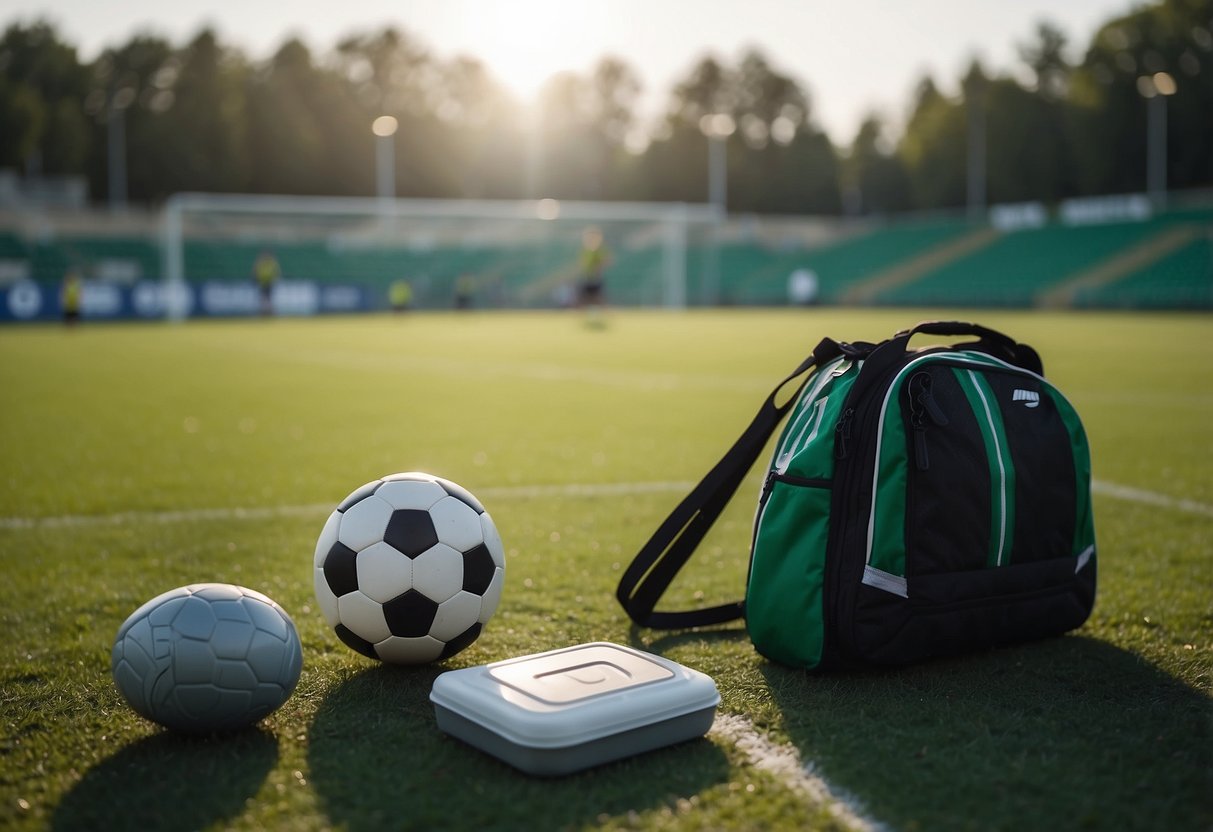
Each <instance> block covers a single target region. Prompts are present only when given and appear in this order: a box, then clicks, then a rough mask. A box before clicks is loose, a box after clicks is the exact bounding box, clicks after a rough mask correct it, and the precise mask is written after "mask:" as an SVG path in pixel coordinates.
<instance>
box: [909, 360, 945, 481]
mask: <svg viewBox="0 0 1213 832" xmlns="http://www.w3.org/2000/svg"><path fill="white" fill-rule="evenodd" d="M933 385H934V377H933V376H932V375H931V374H930V373H929V372H927V371H926V370H919V371H918V372H916V373H914V375H912V376H910V381H909V384H908V385H907V392H908V393H909V396H910V427H912V428H913V429H914V461H915V463H916V464H917V465H918V470H919V471H929V470H930V468H931V458H930V455H929V453H928V451H927V428H928V427H930V426H929V425H928V424H927V417H928V416H929V417H930V420H931V421H932V422H934V423H935V424H936V425H937V426H939V427H944V426H946V425H947V424H948V417H947V415H946V414H945V413H944V412H943V408H941V407H940V406H939V402H937V401H935V397H934V396H933V395H932V393H931V388H932V386H933Z"/></svg>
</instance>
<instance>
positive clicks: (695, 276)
mask: <svg viewBox="0 0 1213 832" xmlns="http://www.w3.org/2000/svg"><path fill="white" fill-rule="evenodd" d="M723 218H724V217H723V214H722V213H721V212H720V210H719V209H718V208H717V207H715V206H711V205H702V204H688V203H652V202H587V201H569V200H555V199H537V200H433V199H391V198H382V197H305V196H276V195H251V194H204V193H180V194H175V195H173V196H171V197H170V198H169V199H168V200H167V201H166V203H165V206H164V210H163V214H162V219H161V246H162V255H163V258H164V262H163V269H164V285H163V291H164V309H165V313H166V315H168V316H169V317H170V318H174V319H181V318H184V317H188V316H189V315H190V314H194V313H198V314H223V313H224V312H223V309H225V308H226V309H228V313H229V314H230V313H232V312H235V313H240V312H252V311H254V309H253V308H250V304H251V303H253V301H252V300H251V299H252V298H255V296H256V287H255V286H254V284H253V279H252V274H253V262H254V260H255V259H256V257H257V256H259V253H269V254H272V255H273V256H274V257H275V258H276V259H277V261H278V262H279V265H280V270H281V280H280V281H278V285H276V286H275V289H274V304H275V307H276V308H278V309H279V310H281V311H286V312H288V313H289V312H295V313H300V314H302V313H307V312H309V311H324V310H326V309H328V308H329V306H328V305H326V304H325V303H323V302H322V301H324V299H326V298H341V297H344V299H345V302H346V303H347V304H353V299H354V294H352V293H355V292H356V293H361V295H360V298H361V300H360V302H359V304H358V305H359V306H360V308H364V309H365V308H370V309H377V308H384V307H386V306H387V296H388V289H389V287H390V285H391V284H392V283H395V282H398V281H407V282H408V283H409V284H410V288H411V292H412V295H413V298H414V299H415V304H416V306H418V307H421V308H443V307H446V306H449V305H453V300H452V298H453V297H454V296H455V294H456V293H457V292H459V291H462V290H463V289H464V288H466V287H467V286H471V287H473V288H472V291H473V292H474V294H475V301H474V305H475V306H477V307H492V308H542V307H550V306H559V305H564V304H566V303H567V302H568V299H569V296H570V292H571V291H572V287H573V285H574V284H575V283H576V281H577V279H578V278H579V276H580V268H579V262H580V253H581V245H582V234H583V232H584V231H585V230H586V229H587V228H591V227H593V228H596V229H598V230H599V231H600V232H601V235H602V239H603V240H604V244H605V246H606V247H607V252H608V266H607V269H606V292H607V300H608V302H609V303H612V304H617V305H623V306H663V307H668V308H682V307H685V306H687V305H688V303H692V302H714V299H712V298H707V297H695V298H691V297H689V289H688V287H689V286H690V285H691V284H693V283H697V284H698V285H700V286H707V285H708V283H705V282H704V280H703V279H702V272H703V271H704V269H705V268H710V265H711V258H710V256H708V254H707V253H706V252H707V250H708V248H709V247H710V246H711V245H712V241H713V240H714V239H715V235H714V230H715V229H716V228H717V226H718V225H719V223H720V222H721V221H722V220H723ZM705 264H706V265H705ZM343 291H344V292H345V294H344V295H342V292H343ZM225 304H227V306H226V307H225ZM340 306H341V305H340V303H338V304H337V308H338V309H340ZM350 311H353V310H352V309H351V310H350Z"/></svg>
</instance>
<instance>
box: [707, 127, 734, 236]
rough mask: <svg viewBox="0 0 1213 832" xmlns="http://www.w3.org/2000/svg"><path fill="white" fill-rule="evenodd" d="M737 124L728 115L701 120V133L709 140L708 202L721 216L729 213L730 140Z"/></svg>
mask: <svg viewBox="0 0 1213 832" xmlns="http://www.w3.org/2000/svg"><path fill="white" fill-rule="evenodd" d="M736 129H737V123H736V122H735V121H733V117H732V116H731V115H729V114H728V113H712V114H709V115H705V116H704V117H703V118H701V119H699V132H701V133H703V135H705V136H707V138H708V202H710V203H711V204H712V205H715V206H716V210H718V211H719V212H720V214H721V216H724V215H725V214H726V213H727V212H728V204H727V203H728V196H729V184H728V179H729V162H728V139H729V136H731V135H733V131H735V130H736Z"/></svg>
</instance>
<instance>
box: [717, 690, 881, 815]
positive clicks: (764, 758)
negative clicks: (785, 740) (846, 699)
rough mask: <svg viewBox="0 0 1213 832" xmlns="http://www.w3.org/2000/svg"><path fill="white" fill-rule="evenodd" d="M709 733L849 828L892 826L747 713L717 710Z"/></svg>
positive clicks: (755, 766)
mask: <svg viewBox="0 0 1213 832" xmlns="http://www.w3.org/2000/svg"><path fill="white" fill-rule="evenodd" d="M709 733H710V734H711V735H712V736H715V737H718V738H720V739H722V740H725V741H726V742H729V743H732V744H733V746H735V747H736V748H737V750H738V751H740V752H741V753H742V755H744V756H745V758H746V760H747V761H748V762H749V763H750V765H752V766H754V768H756V769H759V770H760V771H764V772H766V773H767V774H769V775H771V776H772V777H774V778H775V779H776V780H777V781H779V782H780V783H782V784H783V785H784V786H785V787H787V788H788V789H790V790H792V791H794V792H797V793H799V794H802V795H804V796H805V797H807V798H808V799H809V800H811V801H812V802H813V803H815V804H818V805H821V806H824V807H826V809H827V810H828V811H829V812H830V814H832V815H833V816H834V817H835V818H836V819H837V820H838V821H839V822H841V823H843V824H845V825H846V826H847V827H848V828H850V829H856V830H871V831H872V832H881V831H882V830H885V829H887V828H888V827H886V826H885V825H884V824H882V823H880V822H879V821H875V820H872V819H871V818H870V817H868V815H867V813H866V812H865V811H864V809H863V807H862V806H860V805H859V802H858V801H857V800H856V798H855V797H854V796H852V795H849V794H847V793H846V792H843V791H841V790H839V789H836V788H833V787H831V786H830V784H829V783H827V782H826V781H825V780H824V779H823V778H822V777H821V776H820V775H819V774H817V773H815V772H814V770H813V769H814V765H813V763H812V762H811V761H810V762H808V763H806V762H804V761H803V760H802V759H801V758H800V752H799V751H797V750H796V748H795V747H793V746H791V745H782V744H779V743H776V742H772V741H771V740H770V739H769V738H768V737H764V736H763V735H762V734H760V733H759V732H758V731H756V730H754V725H753V723H751V722H750V721H749V720H748V719H746V718H745V717H741V716H734V715H732V714H717V715H716V720H715V722H713V723H712V729H711V731H710V732H709Z"/></svg>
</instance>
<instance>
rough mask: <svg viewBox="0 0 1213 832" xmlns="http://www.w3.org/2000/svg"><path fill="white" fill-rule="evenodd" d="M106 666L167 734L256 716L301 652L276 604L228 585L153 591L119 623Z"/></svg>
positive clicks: (282, 694) (282, 688)
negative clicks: (108, 665)
mask: <svg viewBox="0 0 1213 832" xmlns="http://www.w3.org/2000/svg"><path fill="white" fill-rule="evenodd" d="M110 659H111V660H110V669H111V670H112V672H113V674H114V682H115V683H116V684H117V685H118V690H119V692H120V693H121V694H122V697H123V698H124V699H125V700H126V701H127V703H128V704H130V706H131V707H132V708H134V709H135V711H137V712H138V713H139V714H140V715H142V716H144V717H146V718H148V719H150V720H152V721H153V722H157V723H159V724H160V725H163V726H164V727H165V728H169V729H171V730H174V731H184V732H189V733H207V732H211V731H231V730H234V729H237V728H242V727H244V726H247V725H251V724H253V723H254V722H257V721H258V720H260V719H262V718H263V717H265V716H267V715H268V714H270V713H271V712H273V711H274V710H275V709H276V708H278V706H280V705H281V704H282V703H283V702H285V701H286V700H287V697H289V696H290V695H291V692H292V691H294V689H295V684H296V683H297V682H298V681H299V672H300V670H301V669H302V667H303V651H302V648H301V646H300V644H299V634H298V633H296V632H295V624H294V622H292V621H291V617H290V616H289V615H287V614H286V611H285V610H283V609H282V607H280V606H278V605H277V604H276V603H274V602H273V601H272V600H270V599H269V598H267V597H266V596H264V595H262V594H261V593H260V592H256V591H254V590H251V589H246V588H244V587H242V586H235V585H233V584H191V585H190V586H183V587H179V588H178V589H173V590H169V591H168V592H166V593H164V594H163V595H158V596H156V597H155V598H153V599H152V600H150V601H148V602H147V603H146V604H144V605H143V606H141V607H140V608H139V609H137V610H135V611H134V612H133V613H131V615H130V617H129V618H127V619H126V621H125V622H124V623H123V624H122V626H121V627H120V628H118V637H117V639H115V641H114V650H113V653H112V654H111V657H110Z"/></svg>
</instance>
